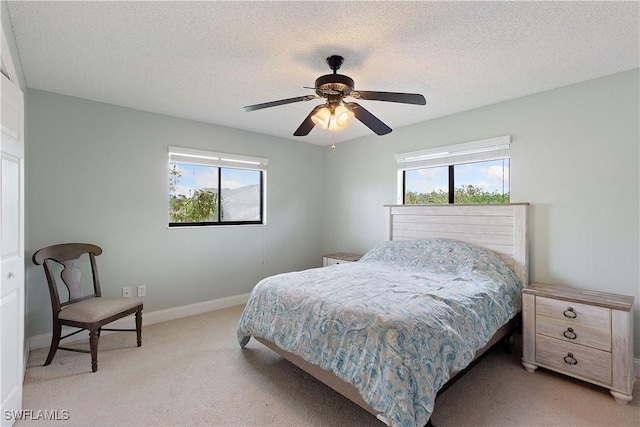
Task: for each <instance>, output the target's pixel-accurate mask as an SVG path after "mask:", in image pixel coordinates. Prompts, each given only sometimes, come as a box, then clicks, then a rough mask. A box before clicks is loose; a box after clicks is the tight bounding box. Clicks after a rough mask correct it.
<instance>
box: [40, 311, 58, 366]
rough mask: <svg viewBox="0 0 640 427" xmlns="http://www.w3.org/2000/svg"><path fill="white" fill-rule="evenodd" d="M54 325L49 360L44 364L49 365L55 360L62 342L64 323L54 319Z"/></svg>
mask: <svg viewBox="0 0 640 427" xmlns="http://www.w3.org/2000/svg"><path fill="white" fill-rule="evenodd" d="M53 323H54V325H53V335H52V336H51V347H49V355H48V356H47V360H46V361H45V362H44V366H48V365H50V364H51V361H52V360H53V356H55V355H56V351H57V350H58V345H59V344H60V337H61V336H62V325H61V324H59V323H58V321H57V320H54V322H53Z"/></svg>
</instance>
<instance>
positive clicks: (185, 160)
mask: <svg viewBox="0 0 640 427" xmlns="http://www.w3.org/2000/svg"><path fill="white" fill-rule="evenodd" d="M268 164H269V160H268V159H265V158H262V157H252V156H244V155H238V154H229V153H218V152H212V151H204V150H195V149H190V148H183V147H169V211H168V214H169V215H168V216H169V227H181V226H202V225H205V226H206V225H242V224H265V210H266V206H265V204H266V203H265V201H266V198H265V188H266V184H265V183H266V173H267V165H268Z"/></svg>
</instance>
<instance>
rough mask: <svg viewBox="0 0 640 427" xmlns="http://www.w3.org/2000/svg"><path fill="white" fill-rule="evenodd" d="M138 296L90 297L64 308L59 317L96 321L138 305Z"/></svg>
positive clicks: (139, 301)
mask: <svg viewBox="0 0 640 427" xmlns="http://www.w3.org/2000/svg"><path fill="white" fill-rule="evenodd" d="M140 304H142V301H141V300H139V299H137V298H102V297H100V298H90V299H86V300H83V301H80V302H76V303H73V304H70V305H67V306H65V307H63V308H62V310H61V311H60V314H59V315H58V318H59V319H61V320H70V321H74V322H86V323H94V322H99V321H100V320H103V319H106V318H108V317H111V316H113V315H116V314H118V313H122V312H123V311H126V310H129V309H131V308H134V307H137V306H139V305H140Z"/></svg>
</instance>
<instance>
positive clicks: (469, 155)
mask: <svg viewBox="0 0 640 427" xmlns="http://www.w3.org/2000/svg"><path fill="white" fill-rule="evenodd" d="M510 144H511V135H506V136H500V137H497V138H490V139H483V140H480V141H473V142H465V143H462V144H455V145H448V146H445V147H438V148H430V149H428V150H420V151H412V152H409V153H401V154H396V156H395V158H396V163H397V164H398V170H409V169H421V168H432V167H437V166H449V165H459V164H462V163H472V162H483V161H489V160H501V159H508V158H509V145H510Z"/></svg>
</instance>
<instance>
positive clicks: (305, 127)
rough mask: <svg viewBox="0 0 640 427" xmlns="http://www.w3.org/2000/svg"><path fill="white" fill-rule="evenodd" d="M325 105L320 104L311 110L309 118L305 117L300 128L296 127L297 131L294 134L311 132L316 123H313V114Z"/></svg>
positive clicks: (299, 134) (302, 134)
mask: <svg viewBox="0 0 640 427" xmlns="http://www.w3.org/2000/svg"><path fill="white" fill-rule="evenodd" d="M324 105H325V104H322V105H318V106H317V107H316V108H314V109H313V110H311V112H310V113H309V115H308V116H307V118H306V119H304V121H303V122H302V124H300V126H299V127H298V129H296V131H295V132H294V133H293V135H294V136H305V135H309V132H311V129H313V127H314V126H315V125H316V124H315V123H313V120H311V116H313V115H314V114H315V113H316V112H317V111H318V110H319V109H321V108H322V107H324Z"/></svg>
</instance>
